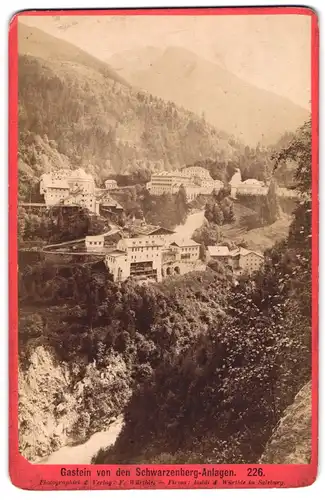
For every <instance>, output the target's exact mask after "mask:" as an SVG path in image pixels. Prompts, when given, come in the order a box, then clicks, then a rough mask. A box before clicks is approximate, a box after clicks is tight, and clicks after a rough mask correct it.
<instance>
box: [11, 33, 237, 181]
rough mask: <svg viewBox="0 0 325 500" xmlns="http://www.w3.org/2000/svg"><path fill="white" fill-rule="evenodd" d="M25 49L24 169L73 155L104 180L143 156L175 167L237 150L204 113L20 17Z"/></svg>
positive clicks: (147, 163) (145, 162) (148, 164)
mask: <svg viewBox="0 0 325 500" xmlns="http://www.w3.org/2000/svg"><path fill="white" fill-rule="evenodd" d="M56 44H58V47H59V48H60V51H59V53H58V54H57V53H56V52H55V51H54V50H53V47H54V46H56ZM65 49H66V50H65ZM19 54H20V56H19V158H20V160H21V162H20V170H21V171H22V175H24V176H26V175H27V176H28V177H30V176H31V175H32V173H35V174H36V175H37V176H38V175H39V174H40V173H41V172H42V171H44V170H46V169H48V168H49V167H51V166H53V167H56V168H57V165H58V164H65V163H67V162H68V163H70V164H71V166H72V167H75V166H82V167H85V168H86V169H87V170H88V171H89V172H91V173H92V174H94V175H95V178H96V180H97V181H101V180H102V179H105V178H107V177H108V176H109V175H111V174H112V173H115V174H117V173H124V172H127V171H129V170H132V169H137V168H139V163H140V164H141V168H149V170H152V169H153V168H158V169H163V168H167V169H170V168H176V167H179V166H180V165H183V164H192V163H194V162H196V161H198V160H200V159H204V158H207V157H212V158H214V159H217V158H221V159H225V158H229V157H231V156H232V155H233V152H234V147H235V143H234V141H231V139H230V138H229V137H228V136H227V135H226V134H222V133H220V132H218V131H217V130H216V129H215V128H214V127H212V126H210V125H209V124H208V123H207V122H206V121H205V119H204V118H203V117H198V116H197V115H195V114H194V113H191V112H188V111H186V110H184V109H179V108H177V106H176V105H175V104H174V103H173V102H165V101H163V100H162V99H160V98H157V97H154V96H152V95H150V94H148V93H143V92H138V91H135V90H133V89H132V88H130V86H128V85H126V84H125V83H124V82H123V80H122V79H121V78H118V77H117V75H116V74H115V72H113V71H112V70H111V69H110V68H109V66H107V71H106V70H105V67H104V66H105V65H103V63H102V62H99V61H98V64H97V63H96V59H94V58H92V57H91V56H87V57H85V54H84V53H82V51H80V50H79V49H76V48H75V50H73V46H71V45H70V44H67V47H65V42H63V41H62V40H59V41H58V42H57V41H56V39H55V38H53V37H50V36H49V35H45V34H43V33H42V32H41V31H39V30H34V28H27V27H25V26H24V25H22V24H20V25H19ZM231 144H233V145H231ZM58 155H59V156H58ZM55 157H57V160H58V161H57V160H56V159H55ZM155 164H157V165H156V166H155Z"/></svg>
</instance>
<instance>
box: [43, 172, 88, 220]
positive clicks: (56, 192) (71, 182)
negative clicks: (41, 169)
mask: <svg viewBox="0 0 325 500" xmlns="http://www.w3.org/2000/svg"><path fill="white" fill-rule="evenodd" d="M40 193H41V194H43V195H44V201H45V204H46V205H48V206H51V205H59V204H65V205H68V204H70V205H74V204H78V205H81V206H84V207H86V208H88V209H89V210H90V211H92V212H96V203H95V182H94V179H93V177H92V175H91V174H87V173H86V172H85V171H84V170H83V169H82V168H79V169H77V170H58V171H55V172H51V173H47V174H43V175H42V176H41V178H40Z"/></svg>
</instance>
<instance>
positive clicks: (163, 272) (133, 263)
mask: <svg viewBox="0 0 325 500" xmlns="http://www.w3.org/2000/svg"><path fill="white" fill-rule="evenodd" d="M199 252H200V245H199V244H198V243H196V242H195V241H193V240H180V239H175V238H173V239H172V240H170V241H168V239H167V240H166V239H164V238H162V236H161V235H159V234H158V235H147V236H141V237H137V238H122V239H121V240H120V241H119V242H118V244H117V247H116V249H115V250H113V251H110V252H108V253H107V254H106V255H105V259H104V260H105V265H106V267H107V269H108V271H109V272H110V273H111V274H112V276H113V279H114V281H124V280H126V279H128V278H129V277H132V278H134V279H136V280H141V281H143V280H152V281H157V282H159V281H161V280H162V279H163V278H164V277H167V276H170V275H172V274H185V273H187V272H189V271H194V270H200V271H202V270H204V269H205V267H206V266H205V264H204V263H203V262H201V261H200V260H199Z"/></svg>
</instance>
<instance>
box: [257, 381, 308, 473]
mask: <svg viewBox="0 0 325 500" xmlns="http://www.w3.org/2000/svg"><path fill="white" fill-rule="evenodd" d="M310 458H311V382H309V383H308V384H306V385H305V386H304V387H303V388H302V389H301V390H300V391H299V392H298V394H297V396H296V397H295V400H294V402H293V403H292V405H290V406H289V407H288V408H287V409H286V411H285V413H284V416H283V417H282V419H281V420H280V422H279V424H278V426H277V428H276V430H275V432H274V433H273V435H272V437H271V439H270V440H269V442H268V444H267V445H266V448H265V451H264V453H263V455H262V457H261V460H260V463H264V464H307V463H309V462H310Z"/></svg>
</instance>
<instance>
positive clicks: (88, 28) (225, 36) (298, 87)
mask: <svg viewBox="0 0 325 500" xmlns="http://www.w3.org/2000/svg"><path fill="white" fill-rule="evenodd" d="M20 19H21V18H20ZM23 22H24V23H26V24H29V25H32V26H37V27H38V28H40V29H43V30H44V31H46V32H48V33H50V34H52V35H55V36H58V37H60V38H63V39H65V40H67V41H69V42H72V43H74V44H75V45H78V46H79V47H81V48H82V49H84V50H86V51H88V52H90V53H91V54H93V55H95V56H96V57H98V58H100V59H104V60H108V59H109V58H110V56H112V55H113V54H115V53H118V52H121V51H124V50H129V49H134V48H137V47H139V48H140V47H143V46H148V45H150V46H156V47H167V46H170V45H174V46H175V45H176V46H181V47H185V48H187V49H188V50H191V51H193V52H196V53H197V54H198V55H200V56H203V57H205V58H206V59H209V60H211V61H213V62H215V63H217V64H219V65H221V66H223V67H225V68H227V69H228V70H229V71H231V72H233V73H235V74H236V75H237V76H239V77H241V78H243V79H244V80H246V81H249V82H250V83H252V84H254V85H256V86H258V87H261V88H264V89H266V90H270V91H273V92H275V93H277V94H279V95H282V96H285V97H287V98H289V99H291V100H292V101H294V102H296V103H297V104H300V105H301V106H303V107H306V108H309V107H310V104H309V101H310V86H311V57H310V56H311V19H310V17H309V16H303V15H272V16H260V15H253V16H237V15H236V16H234V15H233V16H217V15H215V16H176V15H175V16H131V15H130V16H73V17H72V16H69V17H68V16H61V17H58V16H55V17H54V16H42V17H41V16H37V17H36V16H35V17H31V16H29V17H24V19H23Z"/></svg>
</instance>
